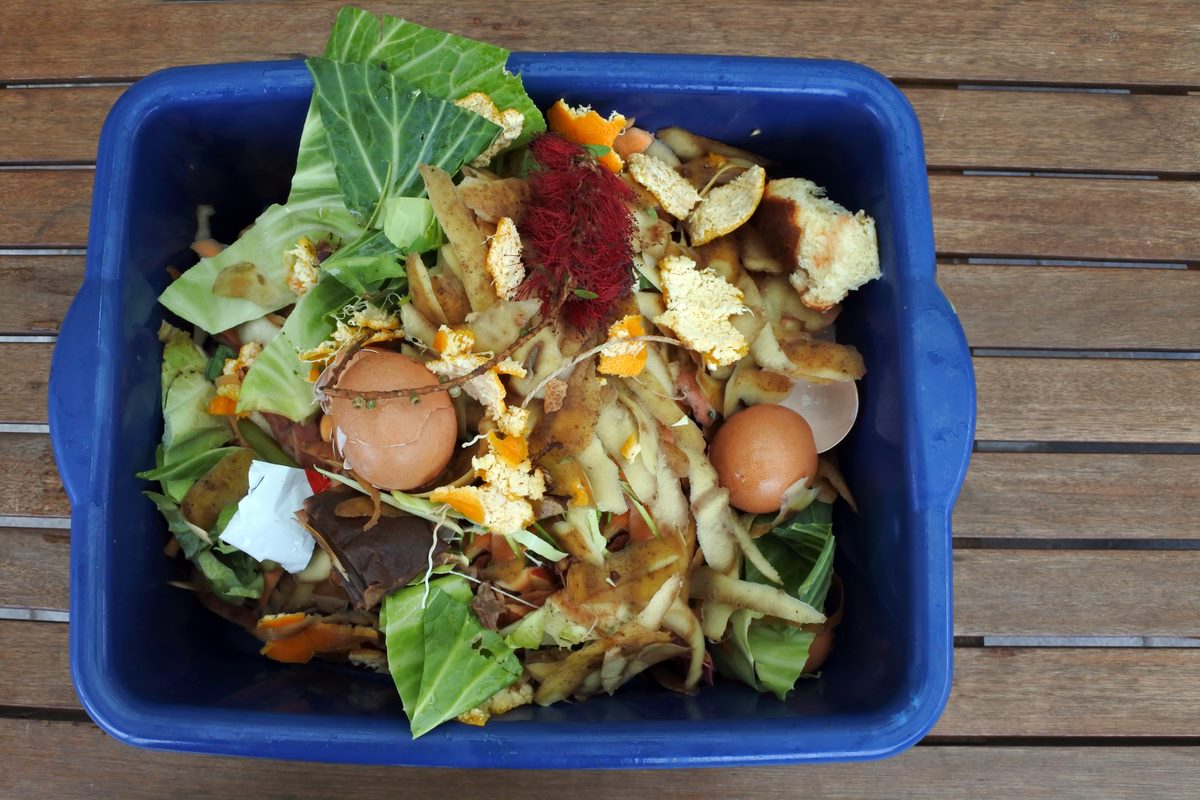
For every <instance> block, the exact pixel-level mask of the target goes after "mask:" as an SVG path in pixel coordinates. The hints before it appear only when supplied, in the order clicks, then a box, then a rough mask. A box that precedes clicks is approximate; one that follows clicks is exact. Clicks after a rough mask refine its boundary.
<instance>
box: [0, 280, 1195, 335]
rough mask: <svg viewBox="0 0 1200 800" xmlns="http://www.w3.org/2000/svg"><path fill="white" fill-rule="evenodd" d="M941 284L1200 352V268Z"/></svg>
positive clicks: (987, 330)
mask: <svg viewBox="0 0 1200 800" xmlns="http://www.w3.org/2000/svg"><path fill="white" fill-rule="evenodd" d="M0 263H2V262H0ZM938 283H939V284H940V285H941V287H942V289H943V290H944V291H945V292H946V296H947V297H949V298H950V302H951V303H952V304H953V305H954V309H955V310H956V311H957V312H958V316H959V319H960V320H962V324H963V328H964V330H966V333H967V342H969V343H970V344H971V346H972V347H999V348H1005V347H1009V348H1020V347H1029V348H1050V349H1054V348H1078V349H1083V350H1106V349H1108V350H1200V271H1198V270H1179V269H1112V268H1104V267H1098V268H1087V267H1030V266H1001V265H997V264H940V265H938Z"/></svg>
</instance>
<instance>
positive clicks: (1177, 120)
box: [0, 86, 1200, 175]
mask: <svg viewBox="0 0 1200 800" xmlns="http://www.w3.org/2000/svg"><path fill="white" fill-rule="evenodd" d="M124 90H125V87H121V86H96V87H92V86H76V87H59V88H36V87H35V88H23V89H8V90H2V89H0V164H13V165H19V164H35V163H38V164H50V163H76V164H81V163H88V162H91V161H93V160H94V159H95V157H96V140H97V137H98V136H99V134H100V125H101V123H102V122H103V120H104V117H105V115H106V114H107V113H108V111H109V109H110V107H111V106H112V103H113V102H114V101H115V100H116V99H117V97H118V96H120V94H121V93H122V92H123V91H124ZM904 92H905V94H906V95H907V96H908V99H909V101H910V102H911V103H912V104H913V107H914V108H915V109H916V111H917V114H918V116H919V117H920V120H921V128H922V133H923V136H924V139H925V154H926V158H925V160H926V161H927V162H928V164H929V166H930V168H931V169H1006V170H1040V171H1063V172H1105V171H1108V172H1124V173H1138V174H1147V175H1191V174H1196V173H1200V136H1198V135H1197V134H1200V123H1198V122H1197V120H1198V119H1200V97H1191V96H1187V95H1131V94H1093V93H1082V92H1012V91H1003V92H1002V91H959V90H957V89H953V88H922V87H913V86H910V87H907V88H905V90H904ZM1067 121H1069V124H1064V122H1067Z"/></svg>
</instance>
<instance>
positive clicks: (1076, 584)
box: [954, 550, 1200, 637]
mask: <svg viewBox="0 0 1200 800" xmlns="http://www.w3.org/2000/svg"><path fill="white" fill-rule="evenodd" d="M1197 576H1200V552H1197V551H1195V550H1169V551H1158V552H1155V551H1146V550H1142V551H1132V552H1105V551H1094V550H956V551H955V552H954V633H955V635H957V636H997V635H1013V636H1182V637H1196V636H1200V614H1197V613H1196V612H1197V609H1200V581H1197V580H1196V578H1197Z"/></svg>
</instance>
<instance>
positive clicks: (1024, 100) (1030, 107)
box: [904, 88, 1200, 174]
mask: <svg viewBox="0 0 1200 800" xmlns="http://www.w3.org/2000/svg"><path fill="white" fill-rule="evenodd" d="M904 93H905V94H906V95H908V99H909V101H910V102H911V103H912V104H913V108H914V109H916V112H917V116H918V117H920V119H921V132H922V134H923V135H924V137H925V160H926V161H927V162H928V163H929V165H930V166H931V167H953V168H962V169H981V168H991V169H1006V170H1029V171H1041V170H1045V171H1056V172H1097V171H1122V172H1136V173H1165V174H1169V173H1176V174H1193V173H1196V172H1200V97H1187V96H1175V97H1170V96H1162V95H1133V94H1086V93H1080V92H1011V91H962V90H960V91H954V90H946V89H923V88H907V89H905V92H904Z"/></svg>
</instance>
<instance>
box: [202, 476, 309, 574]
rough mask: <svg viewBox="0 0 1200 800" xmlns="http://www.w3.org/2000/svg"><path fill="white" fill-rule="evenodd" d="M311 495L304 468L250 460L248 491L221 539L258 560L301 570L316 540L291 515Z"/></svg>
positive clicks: (307, 560) (289, 570)
mask: <svg viewBox="0 0 1200 800" xmlns="http://www.w3.org/2000/svg"><path fill="white" fill-rule="evenodd" d="M312 494H313V491H312V487H311V486H309V485H308V476H307V475H305V474H304V470H302V469H295V468H294V467H284V466H280V465H279V464H269V463H267V462H266V461H252V462H250V491H249V493H248V494H247V495H246V496H245V497H243V498H242V501H241V502H240V503H238V507H237V512H236V513H235V514H234V515H233V519H231V520H229V524H228V525H227V526H225V530H224V531H223V532H222V533H221V540H222V541H225V542H228V543H229V544H231V545H233V546H234V547H236V548H238V549H239V550H241V551H243V552H245V553H249V554H250V555H252V556H254V557H255V558H257V559H258V560H259V561H267V560H270V561H275V562H278V563H279V565H280V566H282V567H283V568H284V569H286V570H287V571H288V572H291V573H296V572H301V571H303V569H304V568H305V567H306V566H308V562H309V559H311V558H312V552H313V546H314V545H315V544H316V542H315V541H314V540H313V537H312V534H310V533H309V532H308V531H306V530H305V529H304V526H303V525H301V524H300V523H299V522H297V521H296V518H295V516H294V514H295V513H296V512H297V511H299V510H300V509H301V508H303V507H304V501H305V500H307V499H308V498H309V497H311V496H312Z"/></svg>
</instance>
